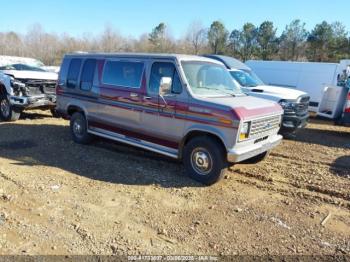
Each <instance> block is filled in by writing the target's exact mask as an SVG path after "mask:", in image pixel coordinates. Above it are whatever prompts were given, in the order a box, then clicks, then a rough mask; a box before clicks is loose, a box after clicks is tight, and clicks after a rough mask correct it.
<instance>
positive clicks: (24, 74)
mask: <svg viewBox="0 0 350 262" xmlns="http://www.w3.org/2000/svg"><path fill="white" fill-rule="evenodd" d="M57 77H58V74H57V73H53V72H47V71H45V70H44V69H42V68H40V67H36V66H32V65H28V64H25V63H16V62H14V61H11V62H9V61H7V62H5V61H4V60H1V61H0V119H1V120H2V121H16V120H18V119H19V117H20V115H21V113H22V112H23V111H24V110H29V109H43V110H44V109H50V110H51V112H52V113H53V115H55V116H56V111H55V105H56V93H55V87H56V82H57Z"/></svg>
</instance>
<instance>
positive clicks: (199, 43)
mask: <svg viewBox="0 0 350 262" xmlns="http://www.w3.org/2000/svg"><path fill="white" fill-rule="evenodd" d="M207 35H208V30H207V29H206V28H204V27H203V25H202V23H200V22H193V23H191V24H190V26H189V28H188V30H187V35H186V41H187V42H188V43H189V44H190V45H191V47H192V53H194V54H195V55H197V54H199V52H200V51H201V50H202V49H203V48H204V47H205V46H206V45H207Z"/></svg>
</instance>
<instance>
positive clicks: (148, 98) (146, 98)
mask: <svg viewBox="0 0 350 262" xmlns="http://www.w3.org/2000/svg"><path fill="white" fill-rule="evenodd" d="M151 98H152V97H150V96H144V97H143V99H145V100H150V99H151Z"/></svg>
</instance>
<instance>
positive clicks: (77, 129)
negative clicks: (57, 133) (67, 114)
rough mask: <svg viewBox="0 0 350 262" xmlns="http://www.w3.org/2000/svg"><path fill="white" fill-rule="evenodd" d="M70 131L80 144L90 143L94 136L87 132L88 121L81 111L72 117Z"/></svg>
mask: <svg viewBox="0 0 350 262" xmlns="http://www.w3.org/2000/svg"><path fill="white" fill-rule="evenodd" d="M70 131H71V135H72V138H73V141H74V142H75V143H78V144H84V145H86V144H89V143H90V142H91V140H92V136H91V135H90V134H89V133H88V132H87V121H86V118H85V115H84V114H83V113H81V112H75V113H74V114H73V115H72V117H71V119H70Z"/></svg>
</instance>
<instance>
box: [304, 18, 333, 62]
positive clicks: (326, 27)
mask: <svg viewBox="0 0 350 262" xmlns="http://www.w3.org/2000/svg"><path fill="white" fill-rule="evenodd" d="M332 38H333V29H332V26H331V25H330V24H329V23H327V22H326V21H323V22H322V23H321V24H317V25H316V26H315V28H314V29H313V30H312V31H311V33H310V34H309V36H308V38H307V42H308V50H307V51H308V52H307V55H308V58H309V60H312V61H317V62H324V61H328V52H329V47H330V43H331V41H332Z"/></svg>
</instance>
